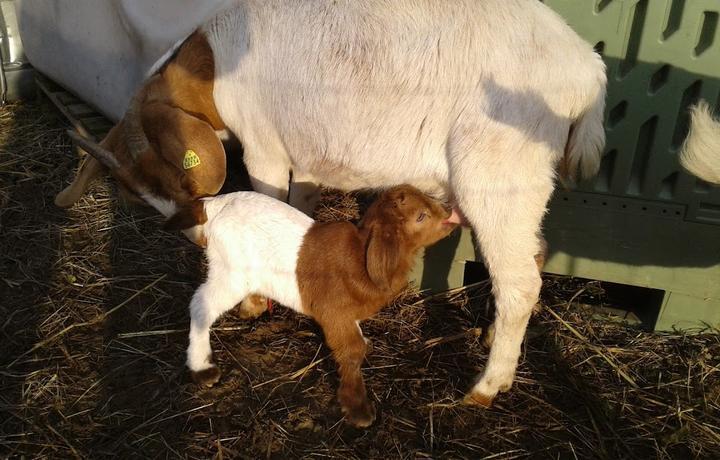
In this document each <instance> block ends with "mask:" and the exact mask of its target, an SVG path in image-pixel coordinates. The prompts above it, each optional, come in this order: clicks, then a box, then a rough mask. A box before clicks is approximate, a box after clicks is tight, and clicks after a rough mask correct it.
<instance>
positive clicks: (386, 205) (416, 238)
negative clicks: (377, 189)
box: [360, 185, 456, 249]
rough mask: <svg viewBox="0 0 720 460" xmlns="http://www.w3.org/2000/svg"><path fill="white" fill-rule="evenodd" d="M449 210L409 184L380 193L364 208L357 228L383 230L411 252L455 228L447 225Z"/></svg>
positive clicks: (446, 234)
mask: <svg viewBox="0 0 720 460" xmlns="http://www.w3.org/2000/svg"><path fill="white" fill-rule="evenodd" d="M449 217H450V210H448V209H446V208H445V207H444V206H443V205H442V204H441V203H440V202H439V201H437V200H435V199H433V198H430V197H429V196H427V195H425V194H424V193H422V192H421V191H420V190H418V189H416V188H415V187H413V186H411V185H400V186H397V187H393V188H391V189H389V190H387V191H385V192H383V193H382V194H381V195H380V197H379V198H378V199H377V200H376V201H375V202H374V203H373V204H372V205H371V206H370V208H368V210H367V212H366V214H365V217H364V218H363V220H362V222H361V223H360V227H361V228H371V227H374V226H375V227H378V226H382V227H387V230H388V231H390V230H391V229H392V232H393V233H396V236H397V237H399V238H401V239H402V243H403V244H405V245H407V246H408V247H409V248H411V249H419V248H421V247H426V246H430V245H431V244H434V243H436V242H437V241H439V240H441V239H442V238H445V237H446V236H448V234H450V232H451V231H452V230H453V229H454V228H455V227H456V225H455V224H452V223H448V222H446V220H447V219H448V218H449Z"/></svg>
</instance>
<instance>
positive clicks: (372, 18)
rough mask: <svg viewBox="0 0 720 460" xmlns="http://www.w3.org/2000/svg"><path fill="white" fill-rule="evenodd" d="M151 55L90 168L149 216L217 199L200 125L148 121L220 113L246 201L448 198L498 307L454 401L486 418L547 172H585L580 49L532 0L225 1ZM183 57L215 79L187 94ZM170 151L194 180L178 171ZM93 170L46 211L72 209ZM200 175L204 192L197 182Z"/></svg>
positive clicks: (522, 302) (526, 301)
mask: <svg viewBox="0 0 720 460" xmlns="http://www.w3.org/2000/svg"><path fill="white" fill-rule="evenodd" d="M208 45H209V46H208ZM193 53H194V54H193ZM167 59H168V60H167V62H161V63H159V64H158V66H156V68H158V69H159V70H158V72H157V74H156V75H155V76H153V77H152V78H151V79H150V80H149V81H148V83H146V85H145V86H144V87H143V88H142V89H141V90H140V92H139V93H138V95H137V96H136V97H135V99H134V102H133V104H132V107H131V109H132V110H129V111H128V114H127V115H126V118H125V119H124V120H123V121H122V122H121V123H120V124H119V125H118V127H116V129H115V130H114V132H111V133H110V134H109V135H108V138H107V139H106V140H105V141H104V147H105V148H106V150H110V151H112V152H114V154H115V158H107V157H103V156H102V155H99V158H100V160H101V161H102V162H103V164H105V165H106V166H107V167H108V168H109V169H110V170H111V172H112V173H113V175H115V177H117V178H118V179H119V180H120V182H122V183H123V184H124V185H125V186H126V187H128V188H131V189H132V190H133V191H134V192H135V194H136V195H139V196H140V197H142V198H143V199H144V200H145V201H147V202H148V203H149V204H151V205H152V206H154V207H155V208H156V209H158V210H159V211H160V212H162V213H163V214H165V215H171V214H173V213H174V211H175V210H176V209H177V206H178V205H180V204H183V203H184V202H187V201H188V200H190V199H192V198H193V195H198V194H200V193H201V192H200V191H199V190H205V192H204V193H216V192H217V188H219V187H218V186H217V184H216V183H215V182H217V181H218V180H220V179H219V178H220V176H218V175H214V176H213V175H212V174H210V175H208V174H205V173H197V174H195V173H194V172H196V171H200V170H201V169H202V165H204V164H205V163H206V161H205V158H204V155H209V154H207V153H206V152H205V151H204V150H203V147H202V142H199V141H196V140H193V137H192V136H194V137H197V135H198V134H197V133H198V132H200V131H198V130H199V129H200V128H201V126H200V124H197V126H196V127H195V128H194V130H193V131H192V133H190V132H188V131H183V130H184V129H187V128H183V126H181V125H180V124H179V121H178V122H177V123H176V122H174V121H173V118H172V117H170V115H162V116H163V117H164V118H163V121H162V122H159V121H158V120H157V119H156V118H154V117H159V116H161V114H162V113H166V112H167V113H169V112H170V111H171V110H182V111H183V117H180V118H183V119H185V120H190V119H197V120H200V121H203V122H206V124H207V126H206V127H204V128H202V129H204V130H205V131H207V130H212V129H218V128H221V127H222V126H220V123H219V122H217V117H218V116H219V118H220V120H221V122H222V124H223V125H224V126H225V127H227V128H228V129H229V130H230V131H232V132H233V133H234V134H236V135H237V136H238V138H239V139H240V140H241V142H242V143H243V147H244V152H245V153H244V155H245V156H244V161H245V164H246V166H247V168H248V171H249V173H250V177H251V180H252V183H253V186H254V188H255V190H257V191H260V192H263V193H265V194H268V195H271V196H274V197H277V198H280V199H283V200H284V199H286V196H287V194H288V180H289V177H290V174H292V179H293V183H294V186H293V187H292V188H291V190H290V195H291V203H293V204H295V205H300V206H302V207H305V208H306V207H307V204H308V203H309V202H312V196H313V195H314V190H315V186H316V185H317V184H320V183H322V184H325V185H328V186H331V187H337V188H340V189H345V190H350V189H361V188H384V187H390V186H393V185H397V184H402V183H409V184H413V185H415V186H417V187H418V188H420V189H422V190H423V191H425V192H429V193H431V194H435V195H445V196H446V197H448V198H452V199H453V200H454V202H455V203H457V206H458V207H459V208H460V210H461V211H462V213H463V214H464V215H465V217H466V218H467V220H468V221H469V222H470V224H471V225H472V227H473V229H474V230H475V232H476V234H477V237H478V241H479V243H480V246H481V249H482V253H483V255H484V258H485V262H486V264H487V266H488V269H489V271H490V274H491V277H492V282H493V292H494V295H495V301H496V306H497V313H496V319H495V330H496V333H495V340H494V344H493V346H492V350H491V352H490V357H489V360H488V364H487V367H486V369H485V371H484V373H483V375H482V377H481V378H480V379H479V381H478V382H477V383H476V385H475V386H474V388H473V389H472V391H471V393H470V394H469V396H468V398H467V400H468V401H469V402H473V403H477V404H482V405H489V404H490V403H491V402H492V400H493V398H494V397H495V396H496V394H497V393H498V391H505V390H507V389H509V388H510V386H511V384H512V382H513V379H514V375H515V369H516V366H517V361H518V357H519V354H520V346H521V343H522V339H523V336H524V333H525V328H526V325H527V321H528V318H529V316H530V312H531V310H532V308H533V305H535V303H536V301H537V299H538V293H539V289H540V284H541V280H540V275H539V273H538V270H537V267H536V264H535V260H534V258H533V256H534V255H536V254H537V253H539V251H540V243H539V232H540V224H541V220H542V217H543V214H544V213H545V209H546V204H547V201H548V199H549V197H550V195H551V193H552V190H553V187H554V182H555V179H556V172H557V171H560V172H561V173H562V174H564V175H567V176H570V177H572V176H574V175H575V174H576V172H577V171H578V170H580V171H581V173H582V175H584V176H588V175H591V174H593V173H595V172H596V170H597V169H598V166H599V163H600V156H601V150H602V147H603V145H604V131H603V127H602V117H603V109H604V100H605V85H606V77H605V67H604V65H603V62H602V60H601V59H600V56H598V55H597V54H596V53H594V52H593V49H592V47H591V46H590V45H588V44H587V43H586V42H584V41H583V40H582V39H580V38H579V37H578V36H577V34H575V32H573V31H572V30H571V29H570V27H568V25H567V24H565V22H564V21H563V20H562V19H561V18H560V17H559V16H558V15H557V14H555V13H554V12H553V11H551V10H550V9H549V8H548V7H546V6H545V5H544V4H542V3H541V2H538V1H537V0H484V1H476V0H445V1H442V2H440V1H437V0H392V1H391V0H362V1H360V0H356V1H340V0H334V1H330V0H327V1H306V0H277V1H253V0H243V1H240V0H238V1H235V2H234V3H233V5H232V6H231V7H230V8H229V9H227V10H226V11H224V12H222V13H221V14H219V15H218V16H217V17H215V18H214V19H212V20H211V21H209V22H208V23H207V24H206V25H205V26H203V27H202V28H201V29H200V30H199V31H198V32H196V33H195V34H194V35H193V36H191V37H190V38H189V39H188V40H187V41H186V42H185V43H184V44H180V45H179V48H178V51H177V53H175V55H173V56H172V57H170V56H169V57H168V58H167ZM198 59H202V60H212V62H214V73H212V72H209V73H210V74H211V75H210V76H208V75H203V76H201V77H200V78H199V79H200V80H202V82H204V83H203V84H196V85H195V86H192V85H191V83H193V82H194V81H195V82H196V83H197V80H198V77H197V76H196V75H195V74H194V73H193V72H194V71H193V70H192V69H191V68H190V67H189V64H187V63H192V62H196V61H197V60H198ZM183 62H184V63H185V64H182V63H183ZM205 70H206V71H207V70H208V69H205ZM210 70H212V69H210ZM206 73H208V72H206ZM208 79H211V81H209V85H210V86H208V84H205V83H208ZM193 84H194V83H193ZM191 87H192V88H194V89H193V91H189V90H187V88H191ZM168 88H169V89H168ZM178 88H179V89H178ZM158 105H163V106H167V107H168V108H167V109H164V110H166V112H162V111H158V109H157V107H158ZM213 120H215V122H213ZM186 124H187V125H188V126H190V124H189V122H188V123H186ZM119 126H124V128H122V129H120V128H119ZM190 134H192V136H190ZM168 136H170V137H172V142H170V141H168V140H167V138H168ZM183 139H190V140H188V141H187V142H190V141H192V142H194V144H193V145H191V146H190V147H187V145H186V146H183V144H182V140H183ZM170 145H172V148H170V147H169V146H170ZM187 148H192V149H193V154H194V155H197V158H192V159H193V160H199V161H192V162H191V163H192V165H197V164H199V165H200V166H198V168H199V169H197V170H196V169H190V170H185V171H183V169H182V168H181V167H180V165H182V164H183V163H182V159H183V154H184V152H185V151H186V149H187ZM217 149H218V147H217V145H215V144H213V148H212V150H213V152H214V155H215V156H217V151H218V150H217ZM128 152H129V153H128ZM91 153H93V152H91ZM95 153H97V152H95ZM213 158H214V157H213ZM158 159H161V160H158ZM93 161H94V160H93ZM207 163H209V164H215V165H221V164H222V165H223V166H224V162H222V161H218V160H217V159H216V158H215V159H212V158H211V159H210V160H208V161H207ZM151 164H152V165H153V166H152V168H151V167H149V165H151ZM97 165H98V163H90V166H88V165H85V166H86V167H85V168H82V169H81V172H80V173H79V175H78V178H76V181H75V183H74V184H73V185H71V186H70V187H69V188H68V189H66V191H64V192H63V193H64V195H62V196H59V197H58V202H59V203H60V204H70V203H71V202H73V201H74V200H75V199H77V197H79V195H80V193H82V191H83V190H84V187H85V185H86V184H87V183H88V182H89V180H88V179H89V178H90V177H91V176H92V175H93V174H96V173H97V172H98V171H99V170H100V168H98V167H97ZM191 167H192V166H191ZM83 170H85V171H86V172H85V173H83ZM168 171H170V172H168ZM183 173H186V175H183ZM190 173H193V174H194V175H193V176H192V177H190V178H189V179H188V177H187V174H190ZM203 177H211V179H208V180H209V181H210V182H211V183H212V184H211V185H212V186H207V184H205V183H201V184H200V185H202V186H198V182H202V181H203V180H204V179H203ZM222 177H224V176H222ZM151 179H152V180H151ZM181 179H182V180H181ZM167 181H175V182H173V183H172V184H168V185H167V186H166V187H165V186H163V184H165V183H166V182H167ZM177 181H179V182H178V183H176V182H177ZM188 184H189V185H188ZM213 190H214V191H213ZM208 191H209V192H208ZM180 192H182V193H180ZM303 201H305V203H304V206H303Z"/></svg>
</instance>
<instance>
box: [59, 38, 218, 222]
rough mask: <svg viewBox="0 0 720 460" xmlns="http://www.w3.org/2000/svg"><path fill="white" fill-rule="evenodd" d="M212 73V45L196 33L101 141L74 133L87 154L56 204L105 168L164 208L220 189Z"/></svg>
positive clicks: (135, 196)
mask: <svg viewBox="0 0 720 460" xmlns="http://www.w3.org/2000/svg"><path fill="white" fill-rule="evenodd" d="M213 79H214V63H213V57H212V51H211V50H210V47H209V46H208V44H207V41H206V39H205V37H204V36H203V35H202V34H199V33H195V34H193V35H192V36H191V37H190V38H188V40H187V41H186V42H185V43H184V44H183V45H182V46H181V48H180V50H179V51H178V54H177V55H176V56H175V57H174V58H172V60H171V61H170V62H168V63H167V64H166V65H165V66H164V67H163V68H162V69H161V70H160V71H159V72H158V74H156V75H154V76H153V77H151V78H150V79H149V80H148V81H147V82H146V83H145V84H144V85H143V86H142V88H140V90H139V91H138V92H137V94H136V95H135V97H134V98H133V99H132V101H131V102H130V106H129V108H128V110H127V112H126V113H125V116H124V117H123V119H122V120H121V121H120V122H119V123H118V124H117V125H116V126H115V127H113V129H112V130H111V131H110V132H109V133H108V135H107V136H106V137H105V139H103V140H102V142H100V143H99V144H96V143H94V142H91V141H88V140H78V139H77V136H76V137H75V139H76V141H77V142H78V143H79V145H80V146H81V147H82V148H83V149H84V150H86V151H87V152H88V153H89V154H90V155H91V157H88V158H87V159H86V161H85V162H84V164H83V165H82V166H81V167H80V169H79V171H78V174H77V176H76V178H75V180H74V181H73V183H72V184H71V185H69V186H68V187H67V188H66V189H65V190H63V191H62V192H60V194H58V196H57V197H56V199H55V203H56V204H57V205H58V206H61V207H67V206H71V205H72V204H73V203H75V202H76V201H77V200H79V199H80V197H81V196H82V194H83V193H84V192H85V190H86V189H87V187H88V186H89V185H90V182H92V180H93V179H95V178H96V177H99V176H100V175H101V174H102V173H103V172H104V171H106V170H107V171H109V172H110V174H111V175H112V176H113V177H114V178H115V179H117V182H118V185H119V189H120V191H121V193H122V194H123V195H124V196H126V197H129V198H130V199H131V201H139V202H143V203H145V204H149V205H151V206H153V207H155V208H156V209H157V210H158V211H160V212H161V213H163V214H166V215H167V214H169V213H171V211H172V209H174V208H177V207H181V206H183V205H185V204H187V203H189V202H191V201H192V200H194V199H197V198H199V197H201V196H207V195H214V194H216V193H217V192H218V191H220V188H221V187H222V184H223V182H224V181H225V150H224V148H223V146H222V143H221V142H220V139H219V138H218V136H217V134H216V132H215V131H216V130H217V129H223V128H224V125H223V124H222V121H221V120H220V117H219V115H218V114H217V111H216V108H215V106H214V103H213V102H212V100H213V99H212V89H213Z"/></svg>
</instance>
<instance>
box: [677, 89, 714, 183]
mask: <svg viewBox="0 0 720 460" xmlns="http://www.w3.org/2000/svg"><path fill="white" fill-rule="evenodd" d="M680 164H681V165H682V166H683V168H685V169H687V170H688V171H689V172H690V173H692V174H693V175H695V176H697V177H699V178H700V179H702V180H704V181H706V182H709V183H711V184H720V118H713V114H712V111H711V110H710V106H709V105H708V103H707V102H706V101H704V100H701V101H699V102H698V103H697V104H696V105H694V106H693V107H692V108H691V109H690V132H689V133H688V136H687V138H685V142H684V143H683V146H682V148H681V149H680Z"/></svg>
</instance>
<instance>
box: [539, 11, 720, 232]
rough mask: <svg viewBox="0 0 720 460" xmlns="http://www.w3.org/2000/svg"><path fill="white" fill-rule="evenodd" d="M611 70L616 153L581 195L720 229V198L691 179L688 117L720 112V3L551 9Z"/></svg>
mask: <svg viewBox="0 0 720 460" xmlns="http://www.w3.org/2000/svg"><path fill="white" fill-rule="evenodd" d="M545 3H546V4H547V5H548V6H550V7H551V8H553V9H555V10H556V11H557V12H558V13H560V14H561V15H562V16H563V17H565V19H566V20H567V21H568V23H569V24H570V26H571V27H573V29H575V31H577V32H578V33H579V34H580V35H581V36H582V37H583V38H585V39H586V40H587V41H589V42H590V43H592V44H594V45H595V48H596V49H597V50H598V51H600V52H601V53H602V54H603V58H604V59H605V62H606V64H607V74H608V97H607V101H606V103H607V109H606V124H605V126H606V130H607V146H606V154H605V158H604V159H603V166H602V169H601V171H600V173H599V174H598V176H597V177H596V178H595V180H594V181H592V182H590V183H587V184H582V185H581V186H580V190H583V191H588V192H595V193H605V194H611V195H614V196H627V197H633V198H645V199H647V200H653V201H656V200H657V201H664V202H670V203H679V204H683V205H685V206H686V209H685V211H684V218H685V219H686V220H688V221H697V222H704V223H709V224H715V225H720V188H717V187H710V186H709V185H708V184H705V183H703V182H702V181H699V180H697V179H695V178H694V177H692V176H690V175H689V174H686V173H685V172H683V171H682V170H681V168H680V167H679V165H678V160H677V152H678V149H679V147H680V145H681V144H682V141H683V140H684V139H685V135H686V134H687V126H688V116H687V108H688V106H690V105H691V104H693V103H694V102H696V101H697V100H698V99H700V98H703V99H706V100H707V101H709V102H710V104H712V105H715V106H716V107H718V108H720V33H719V29H720V24H718V17H719V16H720V1H718V0H547V1H545Z"/></svg>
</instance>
